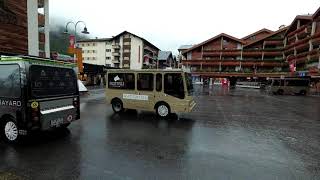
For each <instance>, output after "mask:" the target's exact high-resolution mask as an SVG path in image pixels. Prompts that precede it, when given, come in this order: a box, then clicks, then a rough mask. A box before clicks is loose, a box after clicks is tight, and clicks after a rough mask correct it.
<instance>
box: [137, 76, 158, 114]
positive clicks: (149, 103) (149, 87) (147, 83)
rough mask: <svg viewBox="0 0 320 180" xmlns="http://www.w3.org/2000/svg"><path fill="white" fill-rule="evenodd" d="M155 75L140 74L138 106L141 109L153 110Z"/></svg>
mask: <svg viewBox="0 0 320 180" xmlns="http://www.w3.org/2000/svg"><path fill="white" fill-rule="evenodd" d="M153 89H154V74H153V73H139V74H138V77H137V93H138V94H137V99H136V101H135V102H136V106H137V107H139V108H140V109H145V110H152V109H153V106H154V105H153V104H154V96H155V95H154V92H153Z"/></svg>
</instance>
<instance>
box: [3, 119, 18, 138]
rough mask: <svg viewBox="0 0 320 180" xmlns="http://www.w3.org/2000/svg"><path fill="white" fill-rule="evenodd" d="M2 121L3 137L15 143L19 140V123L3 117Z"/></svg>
mask: <svg viewBox="0 0 320 180" xmlns="http://www.w3.org/2000/svg"><path fill="white" fill-rule="evenodd" d="M2 121H3V122H2V123H1V135H0V136H1V137H2V138H3V139H4V140H5V141H6V142H7V143H10V144H15V143H17V142H18V140H19V130H18V126H17V123H16V122H15V121H14V120H13V119H11V118H7V119H2Z"/></svg>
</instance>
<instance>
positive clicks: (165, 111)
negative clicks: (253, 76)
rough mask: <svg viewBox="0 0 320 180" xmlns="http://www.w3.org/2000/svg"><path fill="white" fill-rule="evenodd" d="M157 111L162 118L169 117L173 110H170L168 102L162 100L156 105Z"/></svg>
mask: <svg viewBox="0 0 320 180" xmlns="http://www.w3.org/2000/svg"><path fill="white" fill-rule="evenodd" d="M160 108H161V109H160ZM156 113H157V115H158V116H159V117H161V118H167V117H169V115H170V114H171V110H170V107H169V105H168V104H167V103H162V102H161V103H159V104H158V105H157V107H156Z"/></svg>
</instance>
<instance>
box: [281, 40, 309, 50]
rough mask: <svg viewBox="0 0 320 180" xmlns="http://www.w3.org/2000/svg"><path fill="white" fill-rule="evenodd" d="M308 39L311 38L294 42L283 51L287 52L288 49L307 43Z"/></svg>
mask: <svg viewBox="0 0 320 180" xmlns="http://www.w3.org/2000/svg"><path fill="white" fill-rule="evenodd" d="M310 39H311V37H309V38H305V39H302V40H299V41H297V42H295V43H293V44H291V45H288V46H286V47H285V49H286V50H288V49H291V48H294V46H298V45H300V44H304V43H308V42H309V40H310Z"/></svg>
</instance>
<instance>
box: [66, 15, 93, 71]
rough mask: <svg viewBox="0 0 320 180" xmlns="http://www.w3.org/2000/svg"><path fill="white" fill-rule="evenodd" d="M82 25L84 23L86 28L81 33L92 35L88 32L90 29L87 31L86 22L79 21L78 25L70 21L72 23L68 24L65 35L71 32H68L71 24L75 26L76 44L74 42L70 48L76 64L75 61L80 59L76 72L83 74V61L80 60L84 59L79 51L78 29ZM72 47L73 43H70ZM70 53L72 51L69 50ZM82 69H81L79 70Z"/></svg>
mask: <svg viewBox="0 0 320 180" xmlns="http://www.w3.org/2000/svg"><path fill="white" fill-rule="evenodd" d="M80 23H82V24H83V25H84V28H83V30H82V31H81V33H82V34H90V33H89V32H88V29H87V25H86V23H85V22H84V21H77V22H76V23H74V22H73V21H70V22H68V23H67V24H66V28H65V31H64V34H69V32H68V26H69V25H70V24H72V25H74V42H73V45H72V46H70V48H71V50H72V53H73V54H74V62H75V60H76V58H77V59H78V61H77V65H78V68H76V72H77V73H79V72H80V73H81V72H82V59H80V58H82V55H81V54H79V53H80V52H79V51H80V50H79V49H77V47H76V46H77V45H76V44H77V27H78V25H79V24H80ZM70 41H71V38H70ZM70 45H71V43H70ZM68 51H70V50H68ZM79 61H80V62H79ZM79 68H80V69H79Z"/></svg>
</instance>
